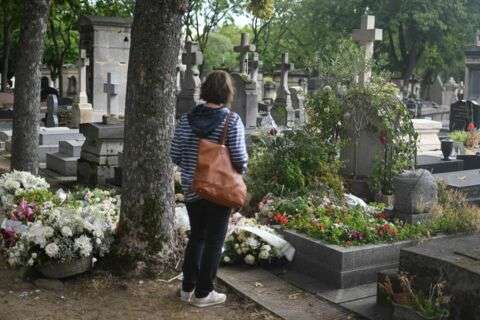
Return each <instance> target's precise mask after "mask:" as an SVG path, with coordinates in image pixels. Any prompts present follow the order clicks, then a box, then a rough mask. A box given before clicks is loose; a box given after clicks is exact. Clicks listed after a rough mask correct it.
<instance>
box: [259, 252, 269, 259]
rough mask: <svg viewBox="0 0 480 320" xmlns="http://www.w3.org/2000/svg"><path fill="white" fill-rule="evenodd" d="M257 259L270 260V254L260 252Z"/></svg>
mask: <svg viewBox="0 0 480 320" xmlns="http://www.w3.org/2000/svg"><path fill="white" fill-rule="evenodd" d="M258 258H259V259H262V260H267V259H269V258H270V253H269V252H268V251H265V250H262V251H260V253H259V254H258Z"/></svg>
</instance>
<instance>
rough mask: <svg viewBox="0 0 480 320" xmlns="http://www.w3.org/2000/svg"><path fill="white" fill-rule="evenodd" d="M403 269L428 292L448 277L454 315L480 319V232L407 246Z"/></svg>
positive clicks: (401, 260) (448, 292)
mask: <svg viewBox="0 0 480 320" xmlns="http://www.w3.org/2000/svg"><path fill="white" fill-rule="evenodd" d="M399 270H400V271H401V272H408V273H409V274H411V275H413V276H415V286H416V287H417V288H418V289H420V290H422V291H424V292H428V291H429V289H430V286H431V285H432V284H434V283H436V282H438V281H446V283H447V286H446V292H447V294H450V295H452V298H453V300H452V303H451V305H452V307H453V308H452V310H451V313H452V319H470V320H479V319H480V304H479V301H480V235H470V236H463V237H461V236H460V237H459V236H457V237H447V238H441V239H436V240H433V241H429V242H426V243H422V244H421V245H419V246H416V247H411V248H404V249H402V250H401V253H400V266H399Z"/></svg>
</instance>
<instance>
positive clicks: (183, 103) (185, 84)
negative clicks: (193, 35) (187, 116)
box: [176, 41, 203, 117]
mask: <svg viewBox="0 0 480 320" xmlns="http://www.w3.org/2000/svg"><path fill="white" fill-rule="evenodd" d="M182 63H183V64H185V65H186V69H185V74H184V77H183V81H182V83H181V88H180V93H179V94H178V97H177V113H176V115H177V117H179V116H181V115H182V114H184V113H187V112H190V110H192V109H193V107H195V105H196V104H198V103H199V101H200V87H201V85H202V82H201V80H200V71H199V70H198V66H199V65H201V64H202V63H203V54H202V52H201V51H200V48H199V46H198V44H197V43H195V42H191V41H188V42H187V43H186V44H185V52H184V53H183V54H182Z"/></svg>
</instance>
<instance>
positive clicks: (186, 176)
mask: <svg viewBox="0 0 480 320" xmlns="http://www.w3.org/2000/svg"><path fill="white" fill-rule="evenodd" d="M233 96H234V88H233V84H232V79H231V77H230V75H229V74H228V73H226V72H224V71H214V72H212V73H211V74H210V75H209V76H208V77H207V79H206V81H205V82H204V83H203V85H202V88H201V96H200V97H201V99H202V100H203V101H205V102H206V103H205V104H202V105H199V106H197V107H195V108H194V110H193V111H192V112H191V113H189V114H185V115H183V116H182V117H181V118H180V121H179V123H178V126H177V128H176V130H175V136H174V138H173V141H172V151H171V155H172V160H173V162H174V163H175V164H176V165H177V166H178V167H179V168H180V169H181V173H182V188H183V192H184V194H185V201H186V205H187V211H188V216H189V220H190V232H191V233H190V238H189V241H188V245H187V249H186V251H185V260H184V264H183V284H182V289H181V291H180V295H181V299H182V300H183V301H186V302H190V303H191V304H193V305H195V306H197V307H207V306H212V305H216V304H220V303H223V302H225V299H226V295H225V294H221V293H218V292H216V291H215V290H214V285H213V282H214V280H215V278H216V275H217V269H218V266H219V264H220V259H221V255H222V247H223V242H224V241H225V235H226V233H227V228H228V221H229V217H230V211H231V209H230V208H227V207H223V206H220V205H217V204H215V203H212V202H210V201H207V200H205V199H201V198H200V197H199V196H198V195H197V194H196V193H195V192H194V191H193V188H192V184H193V176H194V174H195V170H196V165H197V159H198V141H199V139H209V140H212V141H219V140H220V137H221V134H222V132H223V129H224V126H225V122H226V121H228V124H227V128H228V135H227V139H226V146H227V147H228V149H229V151H230V159H231V161H232V164H233V167H234V168H235V170H237V171H238V172H239V173H243V172H244V171H245V169H246V166H247V162H248V155H247V150H246V144H245V130H244V125H243V123H242V120H241V119H240V117H239V115H238V114H236V113H234V112H232V111H230V110H229V108H228V107H227V106H228V105H229V104H230V103H231V102H232V100H233Z"/></svg>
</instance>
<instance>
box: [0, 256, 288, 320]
mask: <svg viewBox="0 0 480 320" xmlns="http://www.w3.org/2000/svg"><path fill="white" fill-rule="evenodd" d="M178 286H179V282H178V281H174V282H172V283H169V284H167V283H164V282H161V281H160V280H159V279H156V280H152V279H145V280H138V279H136V280H124V279H119V278H115V277H112V276H111V275H109V274H108V273H102V272H95V273H94V274H87V275H84V276H80V277H77V278H74V279H70V280H68V281H65V283H64V289H63V290H58V291H49V290H44V289H39V288H38V287H36V286H35V285H34V284H33V283H31V282H28V281H23V280H22V279H20V278H19V277H18V274H17V273H16V272H15V271H14V270H10V269H9V268H7V266H6V265H5V263H4V262H3V261H2V262H0V320H44V319H45V320H47V319H48V320H70V319H72V320H73V319H75V320H76V319H81V320H94V319H95V320H108V319H115V320H127V319H128V320H130V319H132V320H133V319H135V320H143V319H145V320H147V319H155V320H161V319H188V320H197V319H205V320H217V319H218V320H219V319H228V320H237V319H238V320H240V319H242V320H277V319H279V318H277V317H275V316H273V315H272V314H271V313H269V312H267V311H265V310H262V309H260V308H259V307H257V306H256V305H255V304H254V303H253V302H251V301H246V300H243V299H241V298H239V297H238V296H237V295H235V294H233V293H229V294H228V298H227V303H226V304H225V305H223V306H216V307H211V308H205V309H199V308H195V307H192V306H189V305H187V304H186V303H183V302H181V301H180V300H179V298H177V297H176V293H177V290H178ZM224 292H225V291H224Z"/></svg>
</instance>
